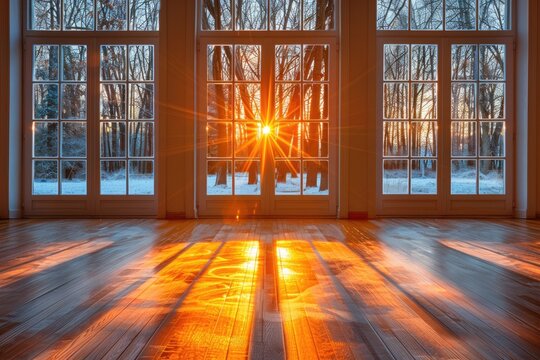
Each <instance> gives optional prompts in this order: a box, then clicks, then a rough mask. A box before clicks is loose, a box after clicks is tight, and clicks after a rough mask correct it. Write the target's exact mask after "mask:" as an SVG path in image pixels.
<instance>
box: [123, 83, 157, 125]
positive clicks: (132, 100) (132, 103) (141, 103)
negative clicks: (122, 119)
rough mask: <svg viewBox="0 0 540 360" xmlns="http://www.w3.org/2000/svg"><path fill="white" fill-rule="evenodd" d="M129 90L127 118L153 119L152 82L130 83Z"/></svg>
mask: <svg viewBox="0 0 540 360" xmlns="http://www.w3.org/2000/svg"><path fill="white" fill-rule="evenodd" d="M129 91H130V92H129V118H130V119H131V120H153V119H154V84H148V83H142V84H130V85H129Z"/></svg>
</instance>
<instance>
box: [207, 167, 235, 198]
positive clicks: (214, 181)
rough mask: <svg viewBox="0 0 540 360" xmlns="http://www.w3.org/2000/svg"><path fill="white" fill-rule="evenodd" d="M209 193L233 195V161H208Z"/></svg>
mask: <svg viewBox="0 0 540 360" xmlns="http://www.w3.org/2000/svg"><path fill="white" fill-rule="evenodd" d="M206 194H207V195H232V161H208V170H207V177H206Z"/></svg>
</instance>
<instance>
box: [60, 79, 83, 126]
mask: <svg viewBox="0 0 540 360" xmlns="http://www.w3.org/2000/svg"><path fill="white" fill-rule="evenodd" d="M62 119H64V120H86V85H78V84H62Z"/></svg>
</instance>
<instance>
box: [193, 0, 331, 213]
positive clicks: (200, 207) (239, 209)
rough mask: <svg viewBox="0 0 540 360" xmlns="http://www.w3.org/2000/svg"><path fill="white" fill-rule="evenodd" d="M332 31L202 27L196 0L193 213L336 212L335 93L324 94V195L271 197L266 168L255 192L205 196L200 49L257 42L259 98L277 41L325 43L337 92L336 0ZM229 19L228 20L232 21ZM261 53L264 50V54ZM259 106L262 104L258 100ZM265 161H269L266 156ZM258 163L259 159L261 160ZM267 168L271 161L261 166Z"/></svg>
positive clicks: (270, 71) (203, 60) (203, 68)
mask: <svg viewBox="0 0 540 360" xmlns="http://www.w3.org/2000/svg"><path fill="white" fill-rule="evenodd" d="M334 6H335V7H334V16H335V18H334V29H333V30H323V31H320V30H299V31H296V30H286V31H274V30H262V31H261V30H255V31H251V30H242V31H233V30H218V31H206V30H202V24H201V22H200V19H201V18H202V12H203V3H202V1H197V19H196V20H197V21H196V24H197V25H196V26H197V29H196V31H195V33H196V43H197V53H196V59H197V61H196V64H197V70H196V80H195V83H196V94H197V96H196V98H197V100H196V109H197V111H195V113H196V119H195V125H196V126H195V129H196V137H195V138H196V146H195V149H196V150H195V179H194V181H195V188H196V190H195V192H196V199H195V204H196V205H195V207H196V213H197V216H199V217H215V216H226V217H235V216H239V217H254V216H256V217H261V216H262V217H279V216H298V217H303V216H316V217H332V218H335V217H336V216H337V212H338V210H337V206H338V205H337V204H338V197H339V184H338V182H339V176H338V171H339V159H340V154H339V128H340V118H339V109H338V107H339V103H340V98H339V95H338V96H335V97H334V98H332V97H331V98H330V104H329V106H330V108H329V112H330V119H331V120H330V133H329V157H328V160H329V195H310V196H305V195H300V196H295V195H274V190H273V189H274V178H273V173H270V171H266V174H265V176H263V175H262V174H261V179H260V181H261V195H260V196H244V195H242V196H215V195H212V196H209V195H207V194H206V148H207V146H206V142H207V139H206V116H205V113H206V49H207V46H208V45H236V44H257V45H261V46H262V51H263V52H264V55H263V56H262V79H261V86H262V93H261V97H262V99H264V98H265V94H266V93H267V92H268V91H267V90H265V89H264V86H265V84H273V79H270V78H271V77H273V74H274V71H273V67H272V64H273V58H274V55H273V54H274V46H275V45H281V44H300V45H302V44H306V45H310V44H313V45H321V44H328V45H330V51H329V56H330V59H329V61H330V74H329V80H330V81H329V84H330V85H329V86H330V94H339V93H340V87H339V74H340V73H339V67H340V56H339V34H340V31H339V19H340V1H339V0H335V4H334ZM233 21H234V19H233ZM265 51H269V52H270V53H271V54H272V56H271V57H270V56H269V55H268V54H267V53H266V52H265ZM262 101H263V103H262V104H261V107H264V106H265V105H266V104H265V103H264V100H262ZM270 160H271V159H270ZM261 161H262V159H261ZM261 166H266V167H267V169H268V166H271V168H272V169H273V163H271V162H268V164H264V165H263V164H262V162H261Z"/></svg>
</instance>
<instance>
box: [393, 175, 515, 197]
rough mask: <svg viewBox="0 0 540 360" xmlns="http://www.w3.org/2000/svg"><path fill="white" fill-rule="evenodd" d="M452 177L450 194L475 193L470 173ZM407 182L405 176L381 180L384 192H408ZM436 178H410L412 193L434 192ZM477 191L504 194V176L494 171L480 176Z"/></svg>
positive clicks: (474, 185) (474, 179) (487, 193)
mask: <svg viewBox="0 0 540 360" xmlns="http://www.w3.org/2000/svg"><path fill="white" fill-rule="evenodd" d="M460 175H461V176H459V177H458V176H454V177H453V178H452V194H454V195H468V194H476V177H475V175H474V173H473V174H472V176H471V174H460ZM408 186H409V182H408V179H407V178H403V177H402V178H390V179H384V181H383V193H384V194H388V195H391V194H408V192H409V191H408ZM436 190H437V180H436V179H434V178H412V179H411V193H412V194H425V195H427V194H436ZM479 192H480V194H482V195H489V194H495V195H500V194H504V178H503V177H501V176H499V175H498V174H496V173H491V174H489V175H488V176H484V175H481V176H480V184H479Z"/></svg>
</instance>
